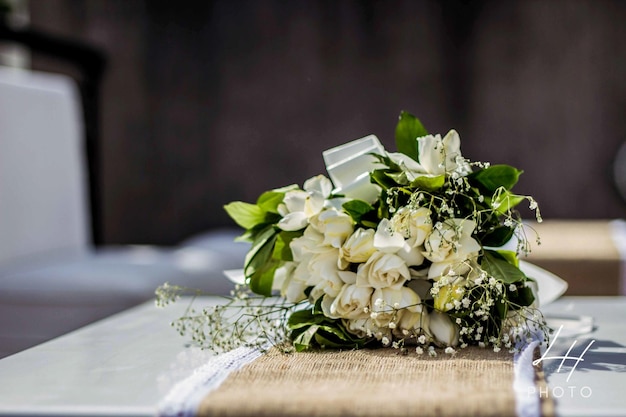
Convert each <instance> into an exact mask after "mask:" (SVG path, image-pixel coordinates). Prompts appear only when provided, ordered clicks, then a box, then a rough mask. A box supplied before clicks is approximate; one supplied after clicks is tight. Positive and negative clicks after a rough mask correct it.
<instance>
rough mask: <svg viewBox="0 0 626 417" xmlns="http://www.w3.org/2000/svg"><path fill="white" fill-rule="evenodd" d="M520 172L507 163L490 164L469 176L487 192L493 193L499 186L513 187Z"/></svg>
mask: <svg viewBox="0 0 626 417" xmlns="http://www.w3.org/2000/svg"><path fill="white" fill-rule="evenodd" d="M522 172H523V171H520V170H519V169H517V168H513V167H512V166H509V165H492V166H490V167H489V168H485V169H481V170H478V171H476V172H474V173H472V174H470V175H469V177H470V179H472V180H474V181H476V182H477V183H478V184H479V185H480V186H481V188H483V189H484V190H486V191H487V192H489V193H494V192H495V191H496V190H497V189H498V188H500V187H504V188H505V189H506V190H510V189H511V188H513V186H514V185H515V184H517V181H518V180H519V176H520V175H521V174H522Z"/></svg>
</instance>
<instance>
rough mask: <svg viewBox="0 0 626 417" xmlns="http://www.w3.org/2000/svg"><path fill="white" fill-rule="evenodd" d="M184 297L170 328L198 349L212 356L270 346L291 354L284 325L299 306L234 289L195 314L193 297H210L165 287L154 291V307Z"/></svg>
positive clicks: (179, 288)
mask: <svg viewBox="0 0 626 417" xmlns="http://www.w3.org/2000/svg"><path fill="white" fill-rule="evenodd" d="M185 295H191V299H190V301H189V305H188V307H187V309H186V310H185V313H184V314H183V315H182V316H181V317H179V318H177V319H176V320H174V321H173V322H172V327H173V328H174V329H175V330H176V331H177V332H178V333H179V334H180V335H181V336H188V337H191V341H192V343H194V344H196V345H198V346H200V347H201V348H203V349H208V350H211V351H213V352H215V353H222V352H227V351H229V350H232V349H235V348H238V347H241V346H245V347H254V348H257V349H260V350H261V351H264V350H266V349H267V348H269V347H271V346H276V347H279V348H280V349H281V350H282V351H283V352H290V351H291V350H292V346H291V343H290V339H289V332H290V329H289V328H288V326H287V322H288V318H289V316H290V315H291V314H292V313H293V312H295V311H297V310H298V308H299V305H300V304H302V303H291V302H288V301H287V300H285V299H284V298H279V297H272V298H268V297H263V296H258V295H256V294H254V293H253V292H252V291H250V289H249V288H248V287H247V286H245V285H236V286H235V288H234V290H232V291H231V295H230V296H220V297H219V299H220V300H221V302H219V303H218V304H215V305H210V306H207V307H204V308H202V309H201V310H199V311H198V310H196V309H195V308H194V301H195V299H196V297H198V296H202V295H209V294H207V293H204V292H202V291H197V290H191V289H189V288H185V287H181V286H175V285H170V284H168V283H166V284H164V285H162V286H160V287H159V288H157V290H156V304H157V306H159V307H165V306H167V305H168V304H171V303H173V302H176V301H178V300H180V299H181V297H182V296H185Z"/></svg>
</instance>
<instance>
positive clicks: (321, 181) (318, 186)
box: [303, 175, 333, 198]
mask: <svg viewBox="0 0 626 417" xmlns="http://www.w3.org/2000/svg"><path fill="white" fill-rule="evenodd" d="M303 188H304V190H305V191H309V192H313V191H314V192H318V193H320V194H321V195H322V196H323V197H324V198H328V196H329V195H330V193H331V192H332V191H333V183H332V182H330V180H329V179H328V178H326V177H325V176H324V175H317V176H315V177H313V178H309V179H308V180H306V182H305V183H304V187H303Z"/></svg>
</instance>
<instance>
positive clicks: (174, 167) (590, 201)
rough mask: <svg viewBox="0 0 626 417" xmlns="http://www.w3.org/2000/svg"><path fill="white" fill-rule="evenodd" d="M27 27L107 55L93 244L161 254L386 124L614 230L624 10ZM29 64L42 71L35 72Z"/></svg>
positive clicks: (317, 8)
mask: <svg viewBox="0 0 626 417" xmlns="http://www.w3.org/2000/svg"><path fill="white" fill-rule="evenodd" d="M29 5H30V12H31V22H32V24H33V26H36V27H38V28H41V29H45V30H48V31H49V32H52V33H57V34H60V35H68V36H73V37H77V38H80V39H84V40H88V41H90V42H93V43H94V44H96V45H98V46H100V47H102V48H103V49H104V50H105V51H106V52H107V54H108V58H109V67H108V69H107V73H106V77H105V81H104V84H103V97H102V114H101V120H102V143H101V149H102V155H101V157H102V164H103V182H102V189H101V193H102V195H103V204H104V205H103V214H104V217H103V219H102V221H103V225H104V231H105V241H106V242H107V243H160V244H172V243H176V242H178V241H180V240H181V239H184V238H185V237H187V236H189V235H192V234H194V233H198V232H201V231H204V230H207V229H210V228H215V227H222V226H225V225H226V226H228V225H231V224H232V223H230V222H229V220H228V219H227V217H226V216H225V214H224V213H223V211H222V209H221V207H222V206H223V204H225V203H227V202H228V201H230V200H234V199H238V200H248V201H250V200H254V199H255V198H256V196H257V195H258V194H259V193H261V192H262V191H264V190H266V189H269V188H273V187H277V186H281V185H286V184H289V183H294V182H297V183H302V182H303V181H304V180H305V179H306V178H308V177H310V176H312V175H315V174H317V173H321V172H323V164H322V158H321V152H322V151H323V150H324V149H326V148H328V147H331V146H333V145H337V144H340V143H343V142H346V141H349V140H352V139H356V138H358V137H361V136H365V135H367V134H369V133H375V134H377V135H378V136H379V137H380V138H381V139H382V140H383V142H384V143H385V144H386V146H387V147H388V148H389V149H393V128H394V125H395V121H396V117H397V114H398V113H399V111H400V110H402V109H405V110H409V111H411V112H412V113H414V114H416V115H418V117H420V118H421V119H422V121H423V122H424V124H425V125H426V126H427V127H428V128H429V130H430V131H431V132H441V133H446V132H447V130H448V129H449V128H452V127H454V128H456V129H457V130H458V131H459V132H460V134H461V138H462V148H463V151H464V154H465V155H466V156H467V157H470V158H472V159H480V160H485V161H490V162H492V163H498V162H501V163H509V164H512V165H515V166H517V167H519V168H522V169H524V170H525V174H524V175H523V176H522V181H521V183H520V184H519V187H518V190H519V191H520V192H525V193H532V194H533V195H535V197H536V198H537V200H538V201H539V203H540V207H541V208H542V212H543V215H544V217H545V218H614V217H625V216H624V214H625V213H626V205H625V203H624V201H622V200H620V198H619V196H618V194H617V193H616V191H615V189H614V186H613V182H612V178H611V167H612V162H613V158H614V156H615V153H616V152H617V149H618V148H619V146H620V145H621V144H622V143H623V142H625V141H626V117H625V116H624V112H625V109H626V77H625V74H626V57H625V54H624V51H625V48H624V45H626V26H625V25H624V22H625V21H626V2H622V1H619V0H616V1H609V0H581V1H574V0H571V1H565V0H562V1H545V0H535V1H532V0H531V1H508V2H502V1H500V0H484V1H475V2H466V1H462V0H457V1H443V2H440V1H434V0H430V1H389V2H388V1H347V0H344V1H279V0H273V1H272V0H267V1H228V0H225V1H213V2H211V1H203V2H195V1H194V2H192V1H188V2H184V1H182V2H180V1H179V2H166V1H154V0H153V1H149V0H84V1H73V0H45V1H44V0H31V1H30V2H29ZM34 62H35V66H36V67H39V68H45V67H46V64H45V62H43V61H38V60H37V59H35V61H34Z"/></svg>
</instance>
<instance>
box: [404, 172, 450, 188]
mask: <svg viewBox="0 0 626 417" xmlns="http://www.w3.org/2000/svg"><path fill="white" fill-rule="evenodd" d="M445 182H446V176H445V175H437V176H436V177H430V176H426V175H424V176H421V177H417V178H415V179H414V180H413V181H412V182H411V187H413V188H418V189H420V190H424V191H437V190H438V189H440V188H441V187H443V185H444V184H445Z"/></svg>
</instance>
